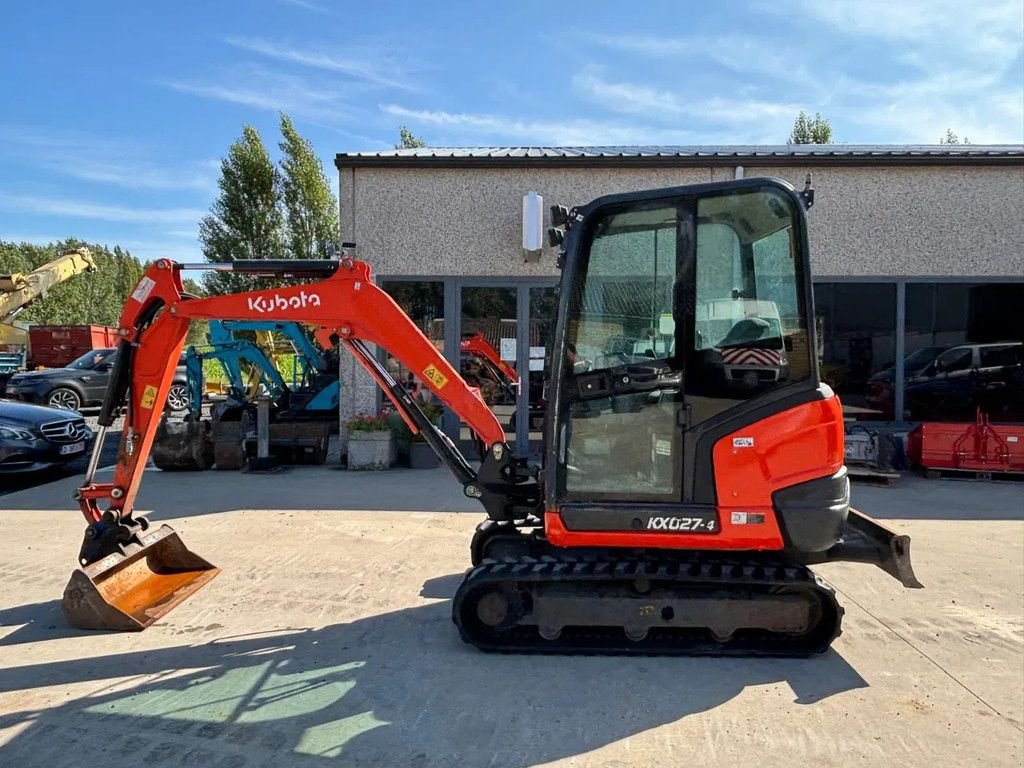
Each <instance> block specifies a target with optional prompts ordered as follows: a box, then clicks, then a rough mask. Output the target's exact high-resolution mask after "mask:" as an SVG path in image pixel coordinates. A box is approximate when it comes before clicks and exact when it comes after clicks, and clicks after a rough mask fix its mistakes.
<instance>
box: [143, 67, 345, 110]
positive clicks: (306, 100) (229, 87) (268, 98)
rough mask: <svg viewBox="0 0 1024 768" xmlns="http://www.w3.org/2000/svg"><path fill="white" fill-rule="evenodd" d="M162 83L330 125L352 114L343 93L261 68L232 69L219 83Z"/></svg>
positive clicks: (198, 94)
mask: <svg viewBox="0 0 1024 768" xmlns="http://www.w3.org/2000/svg"><path fill="white" fill-rule="evenodd" d="M162 84H163V85H164V86H166V87H167V88H170V89H172V90H175V91H178V92H179V93H187V94H189V95H192V96H198V97H200V98H203V99H210V100H213V101H224V102H227V103H229V104H240V105H242V106H245V107H252V108H254V109H261V110H266V111H269V112H286V113H288V114H289V115H291V116H292V117H297V118H303V119H308V120H319V121H321V122H325V123H328V124H330V123H333V122H335V121H337V120H340V119H344V118H349V117H351V115H350V110H349V107H348V106H347V105H346V103H345V101H343V98H342V94H341V93H340V92H338V91H336V90H328V89H324V88H323V87H316V86H314V85H313V84H312V83H310V82H309V81H308V80H307V79H306V78H304V77H300V76H298V75H286V74H281V73H278V72H270V71H267V70H265V69H262V68H258V67H251V68H243V69H241V70H238V71H234V72H231V73H229V74H227V75H225V76H223V77H222V78H221V80H220V81H218V82H210V81H192V80H170V81H165V82H164V83H162Z"/></svg>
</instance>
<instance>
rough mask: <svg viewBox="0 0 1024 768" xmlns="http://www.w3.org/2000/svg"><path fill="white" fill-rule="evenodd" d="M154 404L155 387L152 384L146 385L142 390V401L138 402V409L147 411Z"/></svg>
mask: <svg viewBox="0 0 1024 768" xmlns="http://www.w3.org/2000/svg"><path fill="white" fill-rule="evenodd" d="M155 402H156V387H154V386H153V385H152V384H148V385H146V388H145V389H144V390H142V400H141V401H140V402H139V407H141V408H145V409H146V410H147V411H148V410H150V409H151V408H152V407H153V404H154V403H155Z"/></svg>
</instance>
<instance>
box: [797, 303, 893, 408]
mask: <svg viewBox="0 0 1024 768" xmlns="http://www.w3.org/2000/svg"><path fill="white" fill-rule="evenodd" d="M814 306H815V315H816V317H815V321H816V323H817V326H818V338H819V345H820V350H819V351H820V353H821V379H822V381H824V382H825V383H826V384H828V385H829V386H830V387H832V389H833V390H835V392H836V393H837V394H838V395H839V398H840V400H841V401H842V403H843V417H844V418H845V419H846V420H848V421H888V420H891V419H893V403H894V402H895V388H894V386H893V383H894V379H895V367H894V366H895V361H896V285H895V284H894V283H817V284H815V286H814Z"/></svg>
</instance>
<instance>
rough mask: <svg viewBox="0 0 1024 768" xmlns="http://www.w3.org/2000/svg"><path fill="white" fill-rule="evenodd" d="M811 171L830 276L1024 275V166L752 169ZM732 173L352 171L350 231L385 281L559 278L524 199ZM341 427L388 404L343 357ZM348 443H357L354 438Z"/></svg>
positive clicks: (575, 199)
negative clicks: (526, 217) (529, 238)
mask: <svg viewBox="0 0 1024 768" xmlns="http://www.w3.org/2000/svg"><path fill="white" fill-rule="evenodd" d="M808 171H810V172H811V174H812V176H813V179H814V187H815V189H816V190H817V195H816V204H815V206H814V208H813V210H812V211H811V212H810V215H809V221H810V236H811V253H812V264H813V270H814V274H815V276H816V277H819V278H820V277H885V276H892V277H897V276H904V277H911V276H932V275H934V276H941V277H968V278H976V277H987V276H991V277H1014V276H1016V277H1020V276H1024V167H1021V166H1004V167H994V166H890V167H879V166H870V167H869V166H865V167H820V166H819V167H811V168H803V167H796V166H794V167H792V168H789V167H781V168H780V167H776V168H757V167H747V168H745V169H744V173H745V175H746V176H747V177H753V176H776V177H779V178H783V179H786V180H787V181H789V182H790V183H792V184H793V185H794V186H796V187H797V188H798V189H799V188H802V187H803V183H804V178H805V177H806V175H807V173H808ZM734 173H735V169H734V168H733V167H731V166H714V167H705V168H664V169H656V168H655V169H636V170H633V169H623V168H609V169H598V168H589V169H586V168H583V169H577V170H565V169H552V170H537V169H524V170H517V169H452V168H438V169H431V168H345V169H342V170H341V171H340V173H339V191H340V204H341V234H342V239H343V240H349V241H354V242H355V243H356V244H357V250H356V253H355V255H356V256H357V257H358V258H360V259H362V260H364V261H368V262H369V263H370V264H372V265H373V268H374V271H375V273H376V274H377V275H381V276H386V275H387V276H400V275H432V276H448V275H462V276H492V275H493V276H499V275H501V276H507V275H518V276H545V277H554V276H556V275H557V270H556V269H555V252H554V250H551V249H548V250H547V251H545V254H544V257H543V258H542V259H541V260H540V261H539V262H535V263H530V264H525V263H524V262H523V259H522V255H521V253H520V243H521V227H522V224H521V210H522V196H523V194H524V193H526V192H528V191H530V190H536V191H537V192H540V193H541V194H542V195H543V196H544V204H545V207H547V206H549V205H552V204H556V203H558V204H561V205H567V206H572V205H576V204H581V203H585V202H587V201H589V200H591V199H593V198H595V197H598V196H600V195H604V194H611V193H615V192H624V191H631V190H641V189H652V188H657V187H668V186H675V185H680V184H690V183H699V182H706V181H719V180H724V179H731V178H733V176H734ZM340 373H341V380H342V391H343V393H344V394H343V396H342V398H341V414H340V415H341V419H342V421H344V420H345V419H347V418H349V417H350V416H352V415H353V414H355V413H361V412H371V411H373V410H374V409H375V408H376V406H377V395H376V386H375V384H374V382H373V380H372V379H371V378H370V377H369V376H368V375H366V374H365V373H364V372H363V371H362V369H361V368H359V367H358V365H357V364H356V363H355V361H354V360H352V359H351V358H350V357H349V356H348V355H342V359H341V371H340ZM342 440H343V446H344V444H345V435H344V430H342Z"/></svg>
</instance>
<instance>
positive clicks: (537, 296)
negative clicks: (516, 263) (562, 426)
mask: <svg viewBox="0 0 1024 768" xmlns="http://www.w3.org/2000/svg"><path fill="white" fill-rule="evenodd" d="M523 290H524V291H525V292H526V295H527V296H528V302H529V311H528V315H529V324H528V327H527V328H526V331H527V333H528V334H529V338H528V339H523V340H521V342H520V343H521V344H523V345H525V346H526V348H527V361H528V362H527V367H528V368H529V373H528V374H527V377H526V378H527V379H528V380H524V382H523V387H522V394H521V400H523V401H525V407H526V413H527V414H528V418H527V419H526V420H524V421H522V422H521V423H520V425H519V432H520V434H523V435H525V436H526V440H525V441H524V442H525V443H526V445H525V446H524V447H521V448H520V453H521V452H522V451H523V449H524V448H525V450H527V451H529V454H530V456H531V457H533V458H534V459H539V458H540V456H541V455H542V454H543V451H544V431H543V430H544V415H545V413H546V412H547V396H548V392H547V380H548V373H549V371H550V368H551V355H552V344H553V342H554V337H555V319H556V317H557V315H558V286H557V285H543V286H526V287H525V288H524V289H523Z"/></svg>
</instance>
